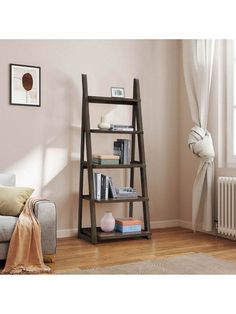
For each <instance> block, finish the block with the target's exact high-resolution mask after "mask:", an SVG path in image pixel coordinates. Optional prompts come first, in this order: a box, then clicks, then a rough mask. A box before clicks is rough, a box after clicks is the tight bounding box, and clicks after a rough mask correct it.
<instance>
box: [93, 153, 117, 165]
mask: <svg viewBox="0 0 236 314" xmlns="http://www.w3.org/2000/svg"><path fill="white" fill-rule="evenodd" d="M119 158H120V157H119V156H117V155H93V163H95V164H99V165H118V164H119Z"/></svg>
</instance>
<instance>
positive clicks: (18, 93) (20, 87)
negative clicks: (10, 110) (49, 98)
mask: <svg viewBox="0 0 236 314" xmlns="http://www.w3.org/2000/svg"><path fill="white" fill-rule="evenodd" d="M40 76H41V69H40V67H36V66H28V65H20V64H10V78H11V86H10V88H11V90H10V97H11V99H10V103H11V104H12V105H24V106H40V92H41V91H40V84H41V83H40V79H41V78H40Z"/></svg>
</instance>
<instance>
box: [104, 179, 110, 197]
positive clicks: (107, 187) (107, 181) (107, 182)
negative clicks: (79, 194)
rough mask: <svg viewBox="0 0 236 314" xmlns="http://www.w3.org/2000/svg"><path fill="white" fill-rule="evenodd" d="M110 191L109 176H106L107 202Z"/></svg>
mask: <svg viewBox="0 0 236 314" xmlns="http://www.w3.org/2000/svg"><path fill="white" fill-rule="evenodd" d="M108 191H109V176H106V184H105V200H108Z"/></svg>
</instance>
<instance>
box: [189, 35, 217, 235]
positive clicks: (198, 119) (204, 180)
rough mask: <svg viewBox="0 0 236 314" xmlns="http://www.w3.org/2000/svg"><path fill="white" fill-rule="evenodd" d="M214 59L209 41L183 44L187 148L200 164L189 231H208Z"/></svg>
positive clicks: (210, 208) (211, 208)
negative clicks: (209, 125) (189, 125)
mask: <svg viewBox="0 0 236 314" xmlns="http://www.w3.org/2000/svg"><path fill="white" fill-rule="evenodd" d="M213 57H214V41H213V40H184V41H183V66H184V78H185V84H186V89H187V94H188V100H189V107H190V111H191V117H192V121H193V123H194V126H193V128H192V129H191V131H190V134H189V139H188V145H189V148H190V150H191V152H192V153H193V154H195V155H196V156H197V157H199V158H200V164H199V168H198V171H197V175H196V178H195V181H194V184H193V194H192V227H193V230H194V231H195V230H196V228H197V227H198V228H200V229H201V230H204V231H211V230H212V220H213V188H214V157H215V152H214V147H213V142H212V138H211V134H210V133H209V132H208V131H207V121H208V111H209V97H210V88H211V77H212V67H213Z"/></svg>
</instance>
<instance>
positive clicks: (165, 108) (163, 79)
mask: <svg viewBox="0 0 236 314" xmlns="http://www.w3.org/2000/svg"><path fill="white" fill-rule="evenodd" d="M0 51H1V58H0V86H1V89H0V100H1V101H0V104H1V109H0V110H1V112H0V127H1V132H0V142H1V155H0V170H1V171H5V172H14V173H16V175H17V185H26V186H32V187H35V189H36V191H35V194H38V195H42V196H44V197H47V198H49V199H52V200H53V201H55V202H56V204H57V209H58V230H59V235H61V236H62V235H69V234H71V231H73V230H74V231H75V230H76V225H77V203H78V179H79V164H78V159H79V149H80V119H81V113H80V112H81V97H82V95H81V73H87V75H88V86H89V93H90V94H98V95H110V87H111V86H123V87H125V92H126V95H127V97H128V96H131V95H132V79H133V78H134V77H137V78H139V79H140V85H141V97H142V105H143V108H142V109H143V119H144V121H143V124H144V130H145V141H146V159H147V173H148V181H149V194H150V210H151V220H152V221H153V225H154V226H155V222H156V221H162V220H169V219H177V218H178V215H179V212H178V211H179V194H178V189H179V187H178V178H179V170H178V164H179V148H178V147H179V145H178V131H179V121H178V118H179V111H178V98H179V95H178V84H179V83H178V66H179V43H178V41H165V40H157V41H151V40H121V41H119V40H114V41H112V40H59V41H58V40H28V41H26V40H8V41H6V40H1V41H0ZM10 63H19V64H28V65H38V66H40V67H41V70H42V106H41V107H40V108H33V107H21V106H10V105H9V64H10ZM95 106H96V105H95ZM117 107H118V106H117ZM123 109H124V108H121V107H119V108H114V107H112V106H105V105H104V106H103V105H101V106H99V107H93V108H92V109H91V112H92V115H93V117H91V125H92V126H93V127H95V126H96V125H97V123H98V122H99V119H100V116H101V114H104V113H106V114H108V116H109V118H110V120H111V121H113V122H120V121H121V119H122V121H125V122H128V121H129V118H130V112H129V110H128V109H127V108H125V109H124V110H123ZM115 138H116V137H114V138H111V137H109V138H104V137H102V135H94V137H93V144H94V152H98V153H112V141H113V140H114V139H115ZM126 177H127V174H126V173H122V172H119V174H118V172H116V175H114V180H115V182H116V183H117V184H121V185H122V184H125V183H126ZM119 206H120V207H119V208H118V209H117V207H114V206H113V207H112V209H113V212H114V215H116V216H118V215H121V214H124V210H123V205H119ZM120 208H121V211H120ZM104 209H105V210H107V209H110V207H108V206H106V207H105V208H99V209H98V215H97V218H98V220H99V219H100V217H101V215H102V213H103V211H104ZM87 223H88V217H86V219H85V224H87Z"/></svg>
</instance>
